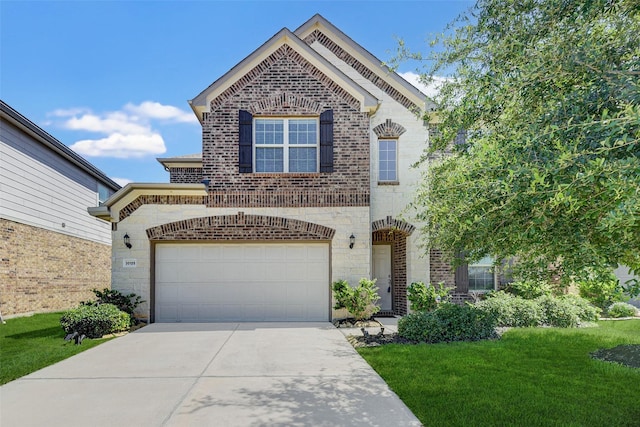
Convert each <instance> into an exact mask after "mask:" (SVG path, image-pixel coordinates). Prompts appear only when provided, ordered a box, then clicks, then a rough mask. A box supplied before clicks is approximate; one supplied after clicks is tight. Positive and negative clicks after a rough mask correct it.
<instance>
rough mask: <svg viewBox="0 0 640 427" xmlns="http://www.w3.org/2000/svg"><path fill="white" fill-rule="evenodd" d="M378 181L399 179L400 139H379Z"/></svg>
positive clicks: (395, 180)
mask: <svg viewBox="0 0 640 427" xmlns="http://www.w3.org/2000/svg"><path fill="white" fill-rule="evenodd" d="M378 181H380V182H397V181H398V140H397V139H380V140H378Z"/></svg>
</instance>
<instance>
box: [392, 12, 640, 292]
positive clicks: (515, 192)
mask: <svg viewBox="0 0 640 427" xmlns="http://www.w3.org/2000/svg"><path fill="white" fill-rule="evenodd" d="M433 45H434V46H438V47H439V49H433V50H432V52H433V53H431V54H430V55H429V56H425V57H423V56H422V55H421V54H414V53H411V52H410V51H409V50H408V49H407V48H406V47H405V46H404V45H402V44H401V46H400V52H399V57H398V60H402V59H407V58H408V59H418V60H428V61H429V64H428V70H427V71H426V73H425V74H424V75H423V78H424V80H426V81H428V80H429V79H430V78H432V79H433V78H435V77H434V76H437V74H438V73H449V72H453V75H452V77H451V78H450V79H447V80H444V81H442V80H441V82H442V84H441V90H440V93H439V95H438V96H437V97H436V98H435V101H436V103H437V104H438V107H437V111H435V112H434V113H433V114H431V115H430V117H429V118H430V120H431V122H432V123H435V122H437V123H438V128H437V132H434V133H433V134H432V135H431V138H430V141H431V147H430V150H429V151H427V152H426V153H425V154H424V155H423V156H422V158H421V160H420V162H419V164H426V163H427V162H428V163H430V167H429V170H428V173H427V174H426V175H425V179H424V184H423V185H422V186H421V188H420V189H419V191H418V194H417V196H416V199H415V203H414V204H415V206H416V208H417V209H418V215H419V216H420V218H421V219H423V220H424V221H425V223H426V226H425V227H424V233H423V235H424V236H427V237H426V238H427V239H428V242H427V243H428V246H429V247H436V248H440V249H442V250H443V251H444V252H445V253H446V254H447V255H448V257H449V259H450V260H451V261H452V262H454V263H455V262H456V259H455V254H456V253H458V252H459V251H461V250H465V253H466V254H467V255H466V256H467V260H470V261H475V260H478V259H480V258H481V257H483V256H484V255H486V254H492V255H494V256H495V257H496V258H497V259H499V260H501V259H508V258H510V257H515V259H516V260H517V264H516V265H514V267H513V274H514V275H515V276H516V277H525V278H534V279H537V278H548V277H549V276H551V275H556V276H558V277H559V278H560V279H561V280H563V281H564V283H565V284H566V283H568V282H569V281H571V280H572V278H574V277H579V276H581V275H582V274H583V273H584V269H585V267H589V266H594V267H602V268H611V267H612V266H615V265H617V264H624V265H628V266H630V267H632V268H633V269H634V270H636V271H640V239H638V236H639V235H640V8H639V7H638V3H637V0H617V1H610V0H594V1H588V2H580V1H563V0H539V1H533V0H527V1H519V2H513V1H509V0H480V1H478V2H477V3H476V6H475V7H474V8H473V9H472V10H471V11H469V13H467V14H464V15H462V16H460V17H459V18H458V19H457V20H456V21H455V22H453V23H452V24H451V25H450V26H449V28H448V30H447V32H446V33H445V34H443V35H442V36H441V37H439V38H438V39H436V40H434V42H433ZM461 129H465V130H466V140H465V141H464V143H461V144H456V145H454V146H453V147H452V146H451V144H450V142H451V141H453V140H454V139H455V137H456V135H458V132H459V131H460V130H461ZM438 151H440V152H442V151H444V152H446V153H447V155H446V156H434V155H436V154H438V153H437V152H438ZM434 157H436V158H438V157H440V158H441V160H440V161H435V160H433V158H434ZM432 160H433V161H432ZM550 266H552V268H551V269H550V268H549V267H550Z"/></svg>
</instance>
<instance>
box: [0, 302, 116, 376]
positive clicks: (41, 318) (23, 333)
mask: <svg viewBox="0 0 640 427" xmlns="http://www.w3.org/2000/svg"><path fill="white" fill-rule="evenodd" d="M61 316H62V313H47V314H36V315H33V316H31V317H18V318H14V319H9V320H7V323H6V324H4V325H3V324H0V384H6V383H8V382H9V381H13V380H15V379H16V378H20V377H22V376H24V375H27V374H29V373H31V372H35V371H37V370H38V369H42V368H44V367H46V366H49V365H52V364H54V363H56V362H59V361H61V360H64V359H66V358H68V357H71V356H73V355H74V354H78V353H80V352H82V351H84V350H88V349H90V348H91V347H95V346H96V345H98V344H101V343H103V342H105V341H107V340H108V339H109V338H105V339H99V340H90V339H85V340H84V341H82V344H81V345H75V343H73V341H71V342H67V341H64V336H65V333H64V331H63V330H62V327H61V326H60V317H61Z"/></svg>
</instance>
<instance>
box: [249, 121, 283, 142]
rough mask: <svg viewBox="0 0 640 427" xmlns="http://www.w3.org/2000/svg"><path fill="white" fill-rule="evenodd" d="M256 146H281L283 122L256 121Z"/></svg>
mask: <svg viewBox="0 0 640 427" xmlns="http://www.w3.org/2000/svg"><path fill="white" fill-rule="evenodd" d="M255 124H256V130H255V132H256V141H255V142H256V144H257V145H262V144H283V143H284V120H282V119H256V121H255Z"/></svg>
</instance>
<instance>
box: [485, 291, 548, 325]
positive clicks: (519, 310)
mask: <svg viewBox="0 0 640 427" xmlns="http://www.w3.org/2000/svg"><path fill="white" fill-rule="evenodd" d="M475 306H476V307H477V308H478V309H479V310H481V311H483V312H485V313H487V314H488V315H490V316H492V317H493V318H494V319H495V320H496V322H497V325H498V326H513V327H532V326H538V325H540V324H542V321H543V315H542V309H541V308H540V305H539V304H538V303H537V302H536V301H535V300H526V299H524V298H520V297H516V296H514V295H512V294H509V293H506V292H503V291H499V292H493V293H491V294H488V295H487V298H486V299H485V300H483V301H480V302H478V303H476V304H475Z"/></svg>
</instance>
